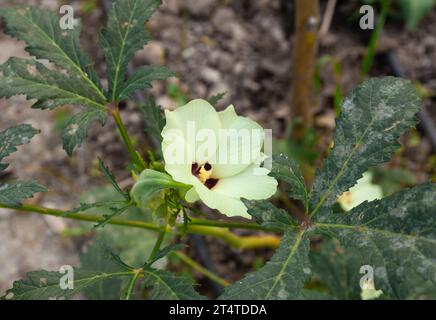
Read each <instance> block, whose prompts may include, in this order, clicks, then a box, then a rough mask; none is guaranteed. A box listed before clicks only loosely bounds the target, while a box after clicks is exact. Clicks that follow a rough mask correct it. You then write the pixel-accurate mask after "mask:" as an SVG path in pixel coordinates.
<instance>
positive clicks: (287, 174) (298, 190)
mask: <svg viewBox="0 0 436 320" xmlns="http://www.w3.org/2000/svg"><path fill="white" fill-rule="evenodd" d="M269 175H270V176H272V177H274V178H276V179H278V180H281V181H284V182H286V183H288V184H289V185H290V186H291V191H290V193H289V196H290V197H291V198H293V199H297V200H300V201H302V202H303V204H304V206H305V208H306V209H307V206H308V200H309V194H308V191H307V189H306V183H305V182H304V178H303V175H302V174H301V171H300V167H299V165H298V163H297V162H296V161H295V160H293V159H291V158H289V157H288V156H286V155H283V154H280V155H274V156H273V164H272V169H271V172H270V174H269Z"/></svg>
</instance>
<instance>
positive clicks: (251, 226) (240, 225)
mask: <svg viewBox="0 0 436 320" xmlns="http://www.w3.org/2000/svg"><path fill="white" fill-rule="evenodd" d="M189 224H191V225H198V226H211V227H219V228H230V229H247V230H262V231H276V232H280V230H279V229H274V228H266V227H263V226H261V225H258V224H255V223H244V222H227V221H218V220H217V221H215V220H207V219H198V218H190V221H189Z"/></svg>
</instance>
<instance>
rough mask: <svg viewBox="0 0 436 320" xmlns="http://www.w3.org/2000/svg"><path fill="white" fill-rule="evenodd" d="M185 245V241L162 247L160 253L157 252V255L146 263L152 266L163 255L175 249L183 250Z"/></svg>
mask: <svg viewBox="0 0 436 320" xmlns="http://www.w3.org/2000/svg"><path fill="white" fill-rule="evenodd" d="M184 247H185V245H184V244H183V243H176V244H170V245H168V246H166V247H165V248H163V249H160V250H159V251H158V253H157V254H156V256H155V257H154V258H153V259H152V260H151V261H147V262H146V263H145V264H144V265H149V266H151V265H152V264H153V263H155V262H156V261H158V260H160V259H162V258H163V257H165V256H167V255H168V254H169V253H171V252H173V251H176V250H181V249H183V248H184Z"/></svg>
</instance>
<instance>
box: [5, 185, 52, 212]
mask: <svg viewBox="0 0 436 320" xmlns="http://www.w3.org/2000/svg"><path fill="white" fill-rule="evenodd" d="M46 191H47V189H46V188H45V187H43V186H41V185H40V184H38V183H36V182H35V181H16V182H8V183H5V184H0V203H1V204H4V205H7V206H19V205H20V203H21V201H22V200H23V199H26V198H32V197H33V195H34V194H35V193H38V192H46Z"/></svg>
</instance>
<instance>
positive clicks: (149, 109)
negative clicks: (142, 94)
mask: <svg viewBox="0 0 436 320" xmlns="http://www.w3.org/2000/svg"><path fill="white" fill-rule="evenodd" d="M138 107H139V110H140V111H141V113H142V116H143V117H144V120H145V130H146V131H147V133H148V134H150V135H151V136H152V137H153V138H154V139H156V140H157V141H159V147H160V143H161V142H162V136H161V132H162V130H163V128H164V126H165V118H164V116H163V114H162V111H161V109H160V107H159V106H157V105H156V102H155V100H154V98H153V97H149V98H147V101H146V102H145V103H143V104H139V105H138Z"/></svg>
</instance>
